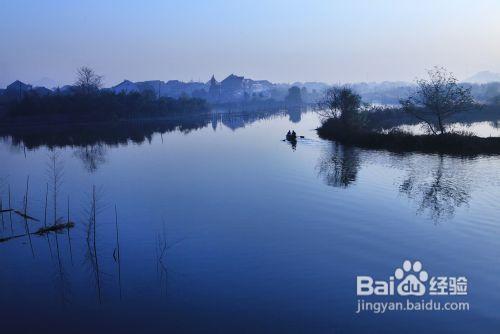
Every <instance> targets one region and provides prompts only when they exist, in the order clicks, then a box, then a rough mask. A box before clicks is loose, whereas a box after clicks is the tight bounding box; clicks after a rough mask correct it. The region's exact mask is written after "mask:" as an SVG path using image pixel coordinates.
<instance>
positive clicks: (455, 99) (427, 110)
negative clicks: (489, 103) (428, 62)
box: [400, 67, 474, 134]
mask: <svg viewBox="0 0 500 334" xmlns="http://www.w3.org/2000/svg"><path fill="white" fill-rule="evenodd" d="M428 75H429V78H428V79H427V80H426V79H418V80H417V82H416V83H417V89H416V91H415V92H414V93H413V94H412V95H411V96H410V97H409V98H407V99H403V100H401V101H400V103H401V105H402V106H403V110H404V111H406V112H407V113H409V114H410V115H413V116H414V117H416V118H417V119H418V120H420V121H422V122H424V123H425V125H426V127H427V129H428V130H429V132H430V133H433V134H444V133H446V131H447V128H448V122H449V119H450V117H451V116H453V115H455V114H458V113H461V112H464V111H469V110H471V109H472V108H473V107H474V98H473V97H472V94H471V91H470V89H469V88H465V87H463V86H461V85H459V84H458V80H457V78H456V77H454V76H453V74H452V73H450V72H448V71H447V70H445V69H444V68H441V67H435V68H434V69H432V70H429V71H428Z"/></svg>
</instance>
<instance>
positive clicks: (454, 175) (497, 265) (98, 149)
mask: <svg viewBox="0 0 500 334" xmlns="http://www.w3.org/2000/svg"><path fill="white" fill-rule="evenodd" d="M292 121H293V122H292ZM318 125H319V119H318V118H317V116H316V115H315V114H314V113H303V114H302V115H301V118H300V121H299V119H298V118H297V115H294V116H293V117H292V116H291V115H274V116H271V117H266V118H262V119H259V118H254V119H248V118H245V117H239V116H238V115H219V116H214V117H212V119H211V120H210V121H209V122H207V123H206V126H204V127H201V128H196V129H192V130H186V129H184V130H175V131H170V132H165V133H162V134H160V133H153V134H151V135H150V136H146V140H144V141H141V140H136V142H132V141H131V140H129V141H128V142H122V143H120V144H113V145H108V144H106V143H101V144H100V145H97V146H96V145H93V146H87V147H85V148H84V147H78V146H68V145H63V146H62V147H57V148H55V152H56V153H57V154H58V155H59V157H58V162H59V163H60V164H61V165H62V167H61V169H62V172H63V173H62V179H61V186H60V190H59V193H58V197H57V201H58V213H57V215H58V216H61V217H63V220H64V219H66V215H67V214H66V210H67V202H68V196H69V203H70V219H71V220H73V221H75V224H76V226H75V228H73V229H71V230H70V238H71V252H70V243H69V239H68V237H67V233H66V230H65V231H63V233H61V234H58V236H57V243H58V246H59V251H57V249H56V240H55V235H54V234H51V235H50V236H49V237H48V238H47V237H39V236H32V238H31V239H32V241H31V244H32V247H33V252H32V250H31V245H30V241H29V239H28V238H27V237H21V238H17V239H13V240H9V241H6V242H3V243H0V267H1V269H0V314H1V322H0V325H1V328H2V331H3V332H5V333H42V332H51V333H79V332H81V333H89V332H93V333H112V332H121V333H165V332H174V333H209V332H214V333H398V332H401V331H405V332H410V333H419V332H424V331H425V332H428V333H447V332H448V333H469V332H472V331H474V332H478V333H497V332H498V331H499V330H500V312H499V311H498V306H499V305H500V280H499V279H498V278H499V277H500V222H499V221H498V217H499V216H498V213H499V209H500V206H499V202H498V198H499V197H498V196H499V194H500V191H499V185H500V175H499V173H498V171H499V170H500V158H499V157H481V156H480V157H476V158H467V159H466V158H456V157H448V156H438V155H424V154H417V153H412V154H407V155H397V154H393V153H389V152H385V151H369V150H361V149H357V148H352V147H344V146H342V145H340V144H338V143H333V142H329V141H324V140H321V139H319V138H318V137H317V135H316V133H315V131H314V129H315V128H316V127H317V126H318ZM288 129H295V131H297V133H298V134H299V135H304V136H305V138H304V139H300V140H299V141H298V143H297V146H296V148H293V147H292V146H291V145H290V144H289V143H287V142H283V141H282V138H283V137H284V133H285V132H286V131H287V130H288ZM27 146H28V147H23V144H22V142H21V143H20V144H19V143H17V144H13V142H12V141H11V140H10V139H5V140H4V141H3V142H2V143H0V161H1V166H0V179H1V182H0V184H1V189H0V191H1V192H0V193H1V196H2V200H3V203H4V207H5V203H6V201H7V197H8V187H9V185H10V188H11V194H12V199H11V200H12V202H13V205H12V206H15V207H16V208H22V206H23V196H24V193H25V187H26V179H27V177H28V176H29V193H28V211H29V213H30V215H32V216H34V217H36V218H39V219H40V220H42V221H41V222H31V221H30V222H29V223H28V224H29V228H30V229H31V230H32V231H34V230H36V229H37V228H38V227H40V226H41V225H43V217H44V204H45V190H46V184H47V182H50V176H49V174H50V169H51V168H50V166H48V162H49V156H50V155H51V154H52V153H51V152H50V150H49V148H47V147H46V146H44V145H41V146H36V145H35V146H32V145H31V146H30V145H27ZM93 186H95V188H96V193H97V195H96V197H97V208H98V210H97V217H96V240H95V241H96V248H95V249H96V253H97V264H98V267H99V269H98V274H96V268H95V261H93V260H92V259H93V257H92V254H93V253H92V252H91V253H90V254H91V255H90V256H89V246H88V244H87V242H86V236H87V224H88V221H89V212H90V211H91V209H90V208H91V206H90V205H91V198H92V189H93ZM51 196H52V193H51V191H49V200H48V207H49V210H48V221H49V222H52V221H53V220H54V215H53V211H52V205H53V200H52V197H51ZM115 205H116V207H117V212H118V231H119V242H120V255H121V260H120V266H119V265H118V262H117V261H115V259H114V256H113V255H114V254H115V257H116V252H115V250H116V229H115V211H114V207H115ZM3 217H4V218H3V219H4V227H3V230H2V229H1V228H0V230H2V234H1V235H2V237H8V236H10V235H12V234H23V233H24V230H25V225H24V221H23V219H21V218H20V217H19V216H17V215H14V217H13V228H14V233H13V232H12V231H11V229H10V221H9V216H8V214H4V215H3ZM49 243H50V245H51V248H50V249H49ZM406 259H409V260H419V261H421V262H422V264H423V267H424V269H425V270H426V271H427V272H428V273H429V274H430V275H446V276H466V277H467V279H468V288H469V291H468V295H467V296H462V297H455V299H456V300H460V301H465V302H468V303H469V304H470V310H469V311H461V312H458V311H457V312H438V311H430V312H388V313H385V314H373V313H370V312H362V313H360V314H357V313H356V310H357V300H358V297H357V296H356V276H357V275H371V276H373V277H377V278H380V279H385V278H387V277H388V276H390V275H393V274H394V270H395V269H396V268H397V267H400V266H401V265H402V263H403V261H404V260H406ZM119 273H120V275H119ZM364 299H365V300H385V301H391V300H392V299H391V298H390V297H384V298H381V299H377V298H375V297H373V298H371V299H370V297H366V298H364ZM434 299H435V300H439V298H438V297H436V298H434ZM455 299H453V298H452V297H449V298H448V299H447V298H442V300H443V301H446V300H455Z"/></svg>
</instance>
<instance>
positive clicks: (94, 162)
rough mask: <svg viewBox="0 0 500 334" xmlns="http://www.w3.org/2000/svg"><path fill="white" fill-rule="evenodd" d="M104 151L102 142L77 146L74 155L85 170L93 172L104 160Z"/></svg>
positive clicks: (105, 151)
mask: <svg viewBox="0 0 500 334" xmlns="http://www.w3.org/2000/svg"><path fill="white" fill-rule="evenodd" d="M106 153H107V150H106V147H105V146H104V145H103V144H97V145H86V146H84V147H81V148H77V149H76V150H75V152H74V155H75V157H77V158H78V159H80V160H81V161H82V162H83V167H84V168H85V170H86V171H88V172H89V173H93V172H95V171H97V169H98V168H99V166H101V165H102V164H104V163H105V162H106Z"/></svg>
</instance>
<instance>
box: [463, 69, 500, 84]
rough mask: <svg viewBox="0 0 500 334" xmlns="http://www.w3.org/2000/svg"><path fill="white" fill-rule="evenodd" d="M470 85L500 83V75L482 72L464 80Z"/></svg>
mask: <svg viewBox="0 0 500 334" xmlns="http://www.w3.org/2000/svg"><path fill="white" fill-rule="evenodd" d="M464 82H468V83H477V84H485V83H489V82H500V73H494V72H490V71H482V72H479V73H476V74H474V75H473V76H471V77H469V78H467V79H465V80H464Z"/></svg>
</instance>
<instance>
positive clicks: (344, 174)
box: [317, 142, 360, 188]
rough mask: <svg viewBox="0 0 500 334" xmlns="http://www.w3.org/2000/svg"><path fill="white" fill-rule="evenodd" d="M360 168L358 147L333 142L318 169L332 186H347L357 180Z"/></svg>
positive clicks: (322, 157) (319, 162) (320, 160)
mask: <svg viewBox="0 0 500 334" xmlns="http://www.w3.org/2000/svg"><path fill="white" fill-rule="evenodd" d="M359 168H360V157H359V152H358V149H357V148H354V147H346V146H344V145H342V144H339V143H337V142H333V143H332V145H331V146H329V147H328V150H327V151H326V152H325V153H324V154H323V155H322V156H321V157H320V159H319V161H318V164H317V170H318V173H319V175H320V176H322V177H323V179H324V180H325V182H326V184H327V185H329V186H332V187H338V188H347V187H349V185H351V184H352V183H354V182H355V181H356V177H357V175H358V171H359Z"/></svg>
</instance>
